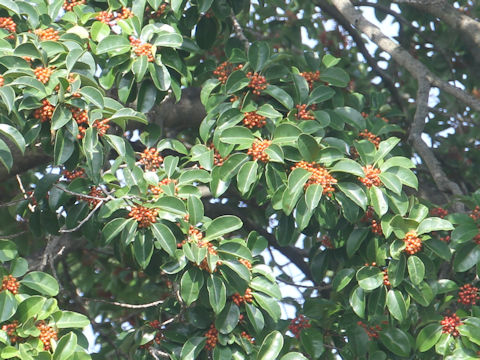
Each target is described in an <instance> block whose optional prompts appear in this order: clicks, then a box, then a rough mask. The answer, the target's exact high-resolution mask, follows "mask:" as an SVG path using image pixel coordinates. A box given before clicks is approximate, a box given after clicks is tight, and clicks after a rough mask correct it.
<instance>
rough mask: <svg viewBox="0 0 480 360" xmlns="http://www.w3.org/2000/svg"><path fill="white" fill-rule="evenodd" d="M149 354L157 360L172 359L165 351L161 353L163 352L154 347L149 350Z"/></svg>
mask: <svg viewBox="0 0 480 360" xmlns="http://www.w3.org/2000/svg"><path fill="white" fill-rule="evenodd" d="M148 352H149V353H150V355H152V356H153V358H154V359H155V360H160V359H170V355H169V354H168V353H166V352H164V351H161V350H158V349H155V348H153V347H150V348H149V349H148ZM159 356H160V357H159Z"/></svg>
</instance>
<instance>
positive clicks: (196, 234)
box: [188, 225, 203, 242]
mask: <svg viewBox="0 0 480 360" xmlns="http://www.w3.org/2000/svg"><path fill="white" fill-rule="evenodd" d="M202 239H203V233H202V232H201V231H200V230H198V229H196V228H195V227H194V226H193V225H190V228H189V229H188V240H189V241H193V242H198V241H199V240H202Z"/></svg>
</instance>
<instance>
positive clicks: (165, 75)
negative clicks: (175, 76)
mask: <svg viewBox="0 0 480 360" xmlns="http://www.w3.org/2000/svg"><path fill="white" fill-rule="evenodd" d="M148 71H149V72H150V75H151V76H152V80H153V83H154V84H155V87H156V88H157V89H158V90H160V91H167V90H168V89H169V88H170V86H171V84H172V78H171V76H170V73H169V72H168V69H167V67H166V66H165V65H163V64H161V65H158V64H155V63H149V64H148Z"/></svg>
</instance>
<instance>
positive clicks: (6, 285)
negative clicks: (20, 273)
mask: <svg viewBox="0 0 480 360" xmlns="http://www.w3.org/2000/svg"><path fill="white" fill-rule="evenodd" d="M19 287H20V283H19V282H18V281H17V279H16V278H14V277H13V276H12V275H8V276H4V277H3V280H2V288H1V289H0V291H3V290H8V291H10V292H11V293H12V294H13V295H16V294H18V288H19Z"/></svg>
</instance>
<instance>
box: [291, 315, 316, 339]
mask: <svg viewBox="0 0 480 360" xmlns="http://www.w3.org/2000/svg"><path fill="white" fill-rule="evenodd" d="M309 327H312V324H310V320H308V319H307V318H305V316H303V315H298V316H297V317H296V318H294V319H292V321H290V325H288V330H290V331H291V332H292V333H293V335H295V337H296V338H297V339H298V338H299V337H300V333H301V332H302V330H303V329H307V328H309Z"/></svg>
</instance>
